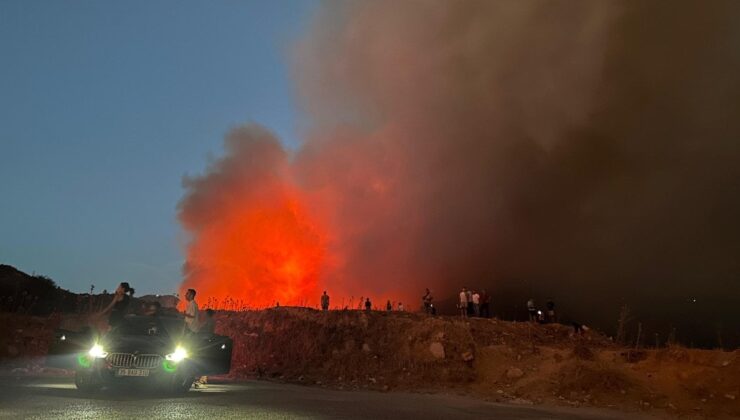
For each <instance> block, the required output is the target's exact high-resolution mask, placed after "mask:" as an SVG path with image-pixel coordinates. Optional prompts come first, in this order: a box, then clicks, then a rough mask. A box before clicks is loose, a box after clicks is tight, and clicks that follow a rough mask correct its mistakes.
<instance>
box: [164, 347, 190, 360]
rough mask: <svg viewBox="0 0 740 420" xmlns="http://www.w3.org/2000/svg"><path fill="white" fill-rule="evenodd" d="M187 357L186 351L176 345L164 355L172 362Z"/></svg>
mask: <svg viewBox="0 0 740 420" xmlns="http://www.w3.org/2000/svg"><path fill="white" fill-rule="evenodd" d="M187 357H188V352H187V350H185V349H184V348H183V347H180V346H177V348H176V349H175V351H174V352H172V353H170V354H168V355H166V356H165V357H164V358H165V359H167V360H171V361H173V362H180V361H182V360H184V359H186V358H187Z"/></svg>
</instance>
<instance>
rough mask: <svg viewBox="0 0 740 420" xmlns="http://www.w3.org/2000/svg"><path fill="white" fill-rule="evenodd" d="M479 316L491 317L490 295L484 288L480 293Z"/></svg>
mask: <svg viewBox="0 0 740 420" xmlns="http://www.w3.org/2000/svg"><path fill="white" fill-rule="evenodd" d="M480 316H481V317H483V318H490V317H491V295H489V294H488V292H486V289H483V291H482V292H481V294H480Z"/></svg>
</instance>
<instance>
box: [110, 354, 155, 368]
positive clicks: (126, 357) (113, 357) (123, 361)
mask: <svg viewBox="0 0 740 420" xmlns="http://www.w3.org/2000/svg"><path fill="white" fill-rule="evenodd" d="M105 360H107V361H108V363H110V364H111V366H113V367H135V368H142V369H153V368H156V367H158V366H159V365H160V363H161V362H162V356H160V355H158V354H137V355H134V354H131V353H110V354H108V357H106V358H105Z"/></svg>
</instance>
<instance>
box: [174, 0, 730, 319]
mask: <svg viewBox="0 0 740 420" xmlns="http://www.w3.org/2000/svg"><path fill="white" fill-rule="evenodd" d="M739 9H740V3H738V2H734V1H726V2H723V1H713V2H692V1H686V2H680V1H678V2H670V4H666V3H665V2H657V1H640V2H616V1H603V2H601V1H591V0H584V1H572V0H564V1H547V2H545V1H538V0H533V1H526V0H519V1H489V0H487V1H474V0H470V1H395V0H394V1H384V0H376V1H369V2H367V1H365V2H348V1H342V2H327V3H325V4H324V6H323V8H322V11H321V13H320V14H319V16H318V17H317V19H316V21H315V23H314V25H313V29H312V30H311V31H310V33H309V34H307V36H306V37H305V38H304V39H302V40H301V41H300V42H299V43H298V45H297V46H296V49H295V55H294V63H295V66H294V74H295V78H296V83H297V86H298V90H299V92H300V96H301V101H302V102H301V103H302V105H303V108H304V109H305V112H306V115H307V116H308V117H309V118H308V121H309V122H310V129H309V133H308V134H307V135H306V138H305V141H304V143H303V144H302V146H301V147H300V149H299V150H298V151H297V152H295V153H294V154H292V155H291V156H288V153H286V152H285V151H284V150H282V149H280V146H279V144H278V143H277V142H275V141H274V140H270V141H265V142H264V143H265V144H261V143H260V144H261V145H256V143H255V136H254V135H252V134H249V130H251V129H244V130H242V131H240V132H237V133H235V134H233V135H232V136H231V137H229V139H228V141H227V144H228V150H227V156H226V157H225V158H224V159H223V160H222V161H220V162H216V163H215V164H214V166H213V167H212V168H211V169H210V171H209V172H208V173H207V174H206V175H204V176H203V177H202V178H196V179H194V180H191V181H189V183H188V195H187V196H186V198H185V199H184V201H183V202H182V203H181V207H180V210H181V213H180V217H181V219H182V221H183V224H184V226H185V228H186V230H188V231H189V232H191V233H192V234H193V242H192V243H191V244H190V247H189V250H188V263H187V266H186V269H185V275H186V280H185V285H191V284H197V285H199V287H200V288H201V289H207V288H208V286H205V285H206V284H210V283H219V284H222V283H223V284H224V285H227V286H224V287H227V288H228V289H229V290H230V291H231V292H232V293H240V292H237V291H239V290H248V291H249V292H245V293H244V294H243V296H244V297H245V298H249V297H251V296H260V299H258V300H259V302H261V303H265V302H267V301H268V300H278V299H285V298H284V297H283V296H278V293H279V291H280V290H281V289H282V287H281V286H280V284H284V283H285V282H288V283H290V284H297V285H300V287H298V286H297V287H298V289H296V290H298V291H297V292H296V293H295V294H293V295H291V298H290V299H293V300H300V299H301V298H305V299H308V300H309V301H311V302H315V301H317V299H318V298H317V296H316V292H317V291H318V290H320V289H323V288H328V289H329V290H332V291H334V294H335V295H339V296H344V297H347V298H348V297H349V296H355V297H359V296H368V295H369V296H372V297H376V298H377V299H383V302H385V299H386V298H393V299H394V300H398V299H404V300H408V299H413V301H412V302H411V303H412V304H413V306H414V307H415V306H416V301H418V297H419V296H420V293H421V292H422V291H423V288H424V287H430V288H432V289H434V290H435V292H436V294H437V295H438V296H444V295H449V294H451V293H452V292H454V291H455V290H457V289H458V288H459V287H461V286H466V285H467V286H468V287H488V288H489V289H493V290H497V289H501V288H519V289H520V290H521V291H522V292H523V293H527V294H530V293H531V294H534V295H536V296H539V297H546V296H548V295H549V296H557V297H559V299H560V300H561V301H562V300H565V299H566V298H565V296H568V297H570V298H571V300H573V301H575V300H578V299H575V298H579V299H580V300H581V301H582V302H583V301H588V305H590V306H594V305H604V304H606V303H609V304H616V302H617V301H618V300H620V299H626V298H627V297H630V296H636V295H639V296H642V297H644V298H645V299H650V298H653V297H658V298H660V299H675V300H676V301H678V300H681V299H683V300H685V299H688V298H690V297H691V298H698V299H699V300H702V299H705V298H710V297H713V296H717V295H718V293H717V292H718V291H722V295H723V296H735V297H737V296H740V286H739V282H738V280H737V279H738V275H739V274H740V267H738V258H737V256H738V255H740V223H738V222H737V217H738V214H740V191H738V185H739V181H738V180H740V165H738V162H740V159H738V158H739V157H740V142H738V139H740V118H738V117H737V116H738V114H737V110H738V109H740V84H739V80H740V79H739V77H738V75H740V48H739V47H740V45H738V43H740V26H738V25H736V24H734V22H736V19H737V18H738V17H740V10H739ZM240 133H241V134H240ZM260 136H263V137H264V136H266V135H264V134H261V135H260ZM260 136H257V137H260ZM257 143H259V142H257ZM263 149H268V150H267V151H265V150H263ZM265 156H266V157H265ZM290 203H292V204H290ZM291 206H294V207H291ZM260 209H267V210H265V213H260V214H263V216H264V217H265V218H267V219H269V220H271V219H270V218H271V217H273V216H274V217H285V224H283V222H280V223H277V224H275V225H274V226H273V225H268V226H262V225H260V224H259V223H256V224H255V225H249V224H247V225H243V226H242V225H240V227H241V230H238V229H237V230H232V229H231V227H230V226H228V223H229V222H228V221H229V220H232V218H236V219H238V218H241V217H246V216H244V215H247V214H253V213H255V212H257V213H259V212H260V211H261V210H260ZM288 209H295V210H294V211H295V212H294V213H291V211H289V210H288ZM278 215H280V216H278ZM290 215H292V216H290ZM255 217H257V216H255ZM267 219H266V220H267ZM281 220H282V219H281ZM273 227H274V228H275V229H277V230H276V231H274V232H273V231H270V232H272V233H268V232H267V230H270V229H272V228H273ZM220 228H223V229H220ZM283 228H285V229H286V230H285V231H283V230H281V229H283ZM255 229H256V230H255ZM270 234H272V235H279V236H281V237H286V238H288V237H290V235H293V234H296V235H298V236H295V237H290V239H289V240H290V241H295V247H296V248H300V249H304V247H305V249H306V250H307V251H306V252H307V256H306V258H305V261H306V262H305V267H307V268H305V271H304V269H303V267H304V265H303V264H304V262H303V261H304V260H303V259H301V263H300V264H299V265H300V267H301V270H299V271H298V273H299V274H297V276H298V277H300V278H301V280H300V281H295V282H293V283H291V282H290V281H289V280H285V279H282V280H279V281H280V282H282V283H280V282H278V283H272V282H273V281H275V279H274V275H273V274H270V275H266V274H265V273H268V274H269V273H271V271H270V269H265V267H264V263H263V262H261V261H262V258H263V257H264V255H268V254H270V255H271V253H278V252H279V251H278V250H273V249H270V248H269V247H270V246H272V245H277V244H282V243H281V242H280V241H276V242H274V243H264V242H261V238H263V237H264V236H265V235H268V236H269V235H270ZM255 242H260V244H259V245H256V244H255ZM291 243H292V242H291ZM253 246H259V247H261V248H260V251H259V252H253V251H252V250H251V247H253ZM234 247H235V248H238V249H241V250H242V251H241V253H238V254H233V258H231V257H230V258H229V259H228V261H227V263H228V264H231V265H233V267H234V270H235V271H234V273H241V274H239V275H237V274H233V275H226V272H223V273H222V272H221V271H214V272H209V271H208V270H209V269H210V268H209V267H210V266H212V265H213V264H222V263H224V264H225V262H223V261H221V255H222V254H221V253H222V252H223V253H227V254H228V253H229V252H231V251H226V250H227V249H228V250H231V249H232V248H234ZM229 255H231V254H229ZM301 255H303V254H301ZM280 258H283V257H282V256H281V257H280ZM280 258H278V259H280ZM285 258H287V257H285ZM281 261H282V260H281ZM278 265H279V264H278ZM200 270H203V271H202V273H203V274H202V275H201V274H199V273H201V271H200ZM260 270H263V271H260ZM222 274H223V275H222ZM219 287H221V286H219ZM291 290H293V289H291ZM303 292H310V293H311V294H309V295H304V294H303ZM262 296H264V299H262V298H261V297H262ZM268 298H269V299H268ZM377 299H376V300H377ZM609 315H610V316H612V315H614V316H616V311H615V312H614V313H613V314H609Z"/></svg>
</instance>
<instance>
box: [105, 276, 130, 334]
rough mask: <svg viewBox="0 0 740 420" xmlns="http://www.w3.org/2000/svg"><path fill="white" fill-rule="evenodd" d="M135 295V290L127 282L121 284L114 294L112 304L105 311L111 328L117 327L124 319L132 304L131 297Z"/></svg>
mask: <svg viewBox="0 0 740 420" xmlns="http://www.w3.org/2000/svg"><path fill="white" fill-rule="evenodd" d="M133 295H134V288H133V287H131V286H130V285H129V284H128V283H127V282H121V284H119V285H118V288H116V292H115V293H114V294H113V300H112V301H111V303H110V304H109V305H108V306H107V307H106V308H105V309H103V312H102V313H103V315H105V314H108V325H110V328H115V327H117V326H118V325H119V324H120V323H121V321H123V317H124V316H125V315H126V314H127V313H128V310H129V306H130V304H131V297H132V296H133Z"/></svg>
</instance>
